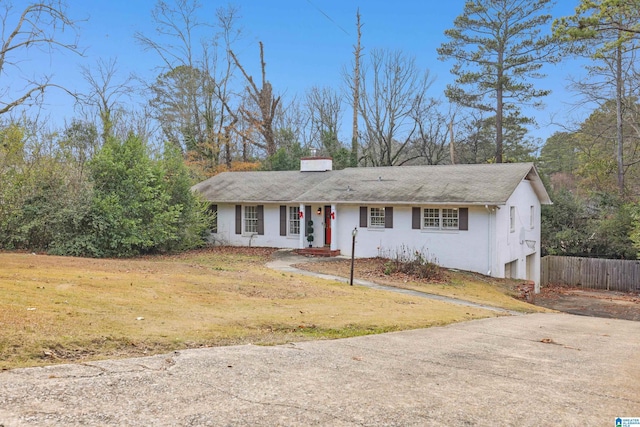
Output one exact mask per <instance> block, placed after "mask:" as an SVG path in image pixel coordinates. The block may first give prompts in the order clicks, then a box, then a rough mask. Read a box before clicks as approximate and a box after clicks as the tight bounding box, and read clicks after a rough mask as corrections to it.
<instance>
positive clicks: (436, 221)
mask: <svg viewBox="0 0 640 427" xmlns="http://www.w3.org/2000/svg"><path fill="white" fill-rule="evenodd" d="M422 224H423V227H424V228H440V209H432V208H426V209H425V210H424V215H423V217H422Z"/></svg>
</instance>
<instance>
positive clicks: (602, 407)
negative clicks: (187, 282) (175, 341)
mask: <svg viewBox="0 0 640 427" xmlns="http://www.w3.org/2000/svg"><path fill="white" fill-rule="evenodd" d="M639 354H640V322H633V321H626V320H616V319H602V318H589V317H580V316H573V315H568V314H534V315H525V316H510V317H500V318H492V319H483V320H478V321H472V322H466V323H459V324H454V325H449V326H446V327H437V328H430V329H422V330H414V331H407V332H398V333H391V334H384V335H376V336H367V337H359V338H351V339H342V340H335V341H316V342H304V343H295V344H289V345H282V346H275V347H258V346H251V345H245V346H236V347H220V348H211V349H201V350H189V351H180V352H178V353H175V354H166V355H160V356H153V357H147V358H137V359H127V360H116V361H104V362H94V363H86V364H74V365H61V366H52V367H46V368H32V369H18V370H13V371H6V372H3V373H0V425H3V426H5V427H8V426H76V425H77V426H80V425H82V426H87V425H91V426H127V425H129V426H137V425H140V426H165V425H166V426H170V425H175V426H209V425H210V426H220V425H224V426H236V425H238V426H244V425H269V426H271V425H280V426H296V425H301V426H302V425H305V426H306V425H331V426H378V425H389V426H393V425H397V426H409V425H420V426H424V425H427V426H429V425H433V426H442V425H450V426H461V425H478V426H496V425H514V426H515V425H517V426H541V425H562V426H587V425H588V426H614V418H615V417H618V416H627V417H631V416H635V417H640V358H639V357H638V355H639Z"/></svg>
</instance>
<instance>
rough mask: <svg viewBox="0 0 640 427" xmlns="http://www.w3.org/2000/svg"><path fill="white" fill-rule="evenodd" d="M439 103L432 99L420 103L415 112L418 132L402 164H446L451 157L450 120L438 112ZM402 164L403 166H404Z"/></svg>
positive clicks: (414, 117) (414, 118)
mask: <svg viewBox="0 0 640 427" xmlns="http://www.w3.org/2000/svg"><path fill="white" fill-rule="evenodd" d="M437 107H438V102H436V101H435V100H433V99H431V100H429V101H428V102H424V103H420V104H418V105H417V106H416V108H415V109H414V111H413V114H414V116H413V120H414V121H415V122H416V125H417V127H416V131H415V133H414V135H415V136H414V137H413V139H412V140H411V143H410V148H409V151H408V153H407V155H406V156H405V157H406V158H405V160H404V161H403V162H402V163H407V162H416V163H420V164H425V163H426V164H427V165H439V164H443V163H446V161H447V157H449V155H450V153H449V149H448V147H449V143H450V142H447V140H448V135H449V122H450V119H449V118H448V117H447V116H445V115H444V114H442V113H440V112H439V111H438V110H437ZM402 163H401V164H402Z"/></svg>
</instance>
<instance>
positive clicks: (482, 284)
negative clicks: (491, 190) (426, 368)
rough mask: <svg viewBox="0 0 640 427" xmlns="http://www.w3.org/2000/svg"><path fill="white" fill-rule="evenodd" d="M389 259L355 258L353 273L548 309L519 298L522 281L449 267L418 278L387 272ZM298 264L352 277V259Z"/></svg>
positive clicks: (527, 309) (517, 307)
mask: <svg viewBox="0 0 640 427" xmlns="http://www.w3.org/2000/svg"><path fill="white" fill-rule="evenodd" d="M386 262H387V260H385V259H383V258H360V259H356V260H355V264H354V276H355V277H357V278H361V279H365V280H369V281H372V282H376V283H380V284H383V285H389V286H394V287H398V288H405V289H413V290H416V291H421V292H427V293H431V294H436V295H443V296H447V297H452V298H459V299H463V300H466V301H472V302H476V303H480V304H486V305H490V306H494V307H501V308H505V309H508V310H514V311H520V312H523V313H534V312H543V311H548V310H545V309H544V308H542V307H538V306H535V305H532V304H528V303H526V302H525V301H522V300H520V299H518V297H519V295H518V294H519V290H518V286H519V285H521V284H522V281H517V280H505V279H495V278H492V277H488V276H483V275H481V274H477V273H471V272H467V271H457V270H447V269H441V270H442V277H441V278H440V280H438V281H426V280H418V279H416V278H414V277H409V276H407V275H405V274H401V273H394V274H385V263H386ZM296 267H298V268H300V269H305V270H310V271H315V272H318V273H326V274H334V275H338V276H343V277H349V275H350V273H351V271H350V269H351V261H350V260H348V259H340V258H334V259H330V260H327V261H316V262H310V263H304V264H299V265H297V266H296Z"/></svg>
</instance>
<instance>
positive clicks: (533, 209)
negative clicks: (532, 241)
mask: <svg viewBox="0 0 640 427" xmlns="http://www.w3.org/2000/svg"><path fill="white" fill-rule="evenodd" d="M535 218H536V207H535V206H533V205H531V206H530V207H529V228H530V229H531V230H533V229H534V228H535V227H536V223H535Z"/></svg>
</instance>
